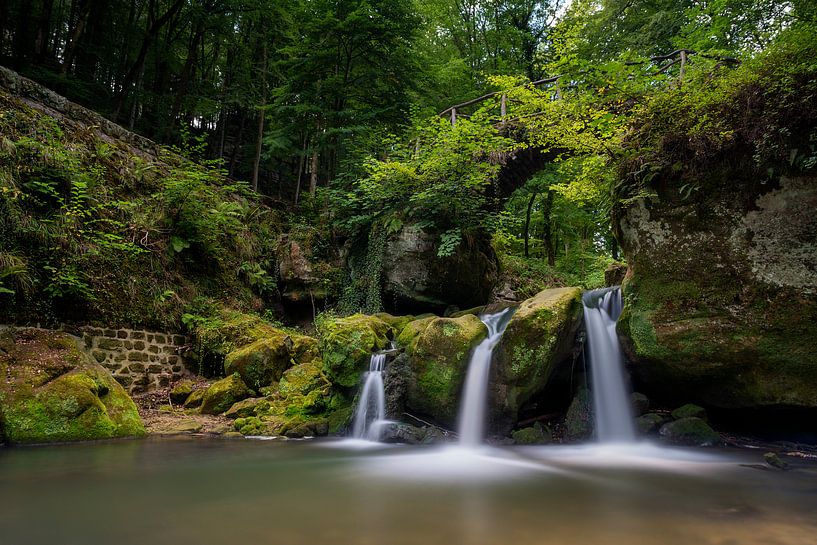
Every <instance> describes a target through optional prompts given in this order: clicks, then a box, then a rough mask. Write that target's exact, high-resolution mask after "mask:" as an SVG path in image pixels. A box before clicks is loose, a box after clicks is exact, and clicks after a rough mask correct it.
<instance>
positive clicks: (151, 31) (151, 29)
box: [111, 0, 184, 122]
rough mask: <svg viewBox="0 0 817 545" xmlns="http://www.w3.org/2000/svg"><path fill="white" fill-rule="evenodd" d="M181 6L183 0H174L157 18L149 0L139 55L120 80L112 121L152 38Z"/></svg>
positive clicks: (153, 4)
mask: <svg viewBox="0 0 817 545" xmlns="http://www.w3.org/2000/svg"><path fill="white" fill-rule="evenodd" d="M183 6H184V0H176V1H175V2H174V3H173V5H171V6H170V7H169V8H168V9H167V11H166V12H165V13H164V15H162V16H161V17H159V18H158V19H157V18H156V0H150V8H149V9H148V13H149V15H148V23H147V28H146V31H145V37H144V39H143V40H142V46H141V47H140V48H139V55H138V56H137V57H136V62H134V63H133V66H131V68H130V70H128V73H127V74H125V77H124V78H123V80H122V89H121V90H120V92H119V95H118V96H117V97H116V101H115V104H114V110H113V113H112V115H111V117H112V119H113V121H114V122H115V121H116V120H117V118H118V117H119V113H120V112H121V111H122V106H124V104H125V100H127V98H128V94H129V92H130V87H131V86H132V85H133V82H134V81H135V80H136V77H137V75H138V74H139V73H140V72H141V71H142V70H143V69H144V66H145V61H146V60H147V56H148V50H149V49H150V45H151V43H153V40H154V39H155V38H156V36H157V35H158V34H159V31H160V30H161V29H162V27H163V26H164V25H165V24H167V22H168V21H170V19H171V18H172V17H173V16H174V15H176V13H177V12H178V11H179V10H181V9H182V7H183Z"/></svg>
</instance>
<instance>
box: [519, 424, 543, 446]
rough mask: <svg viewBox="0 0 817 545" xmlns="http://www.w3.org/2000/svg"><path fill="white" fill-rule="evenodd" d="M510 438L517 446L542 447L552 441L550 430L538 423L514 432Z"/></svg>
mask: <svg viewBox="0 0 817 545" xmlns="http://www.w3.org/2000/svg"><path fill="white" fill-rule="evenodd" d="M511 437H513V441H514V443H516V444H517V445H544V444H547V443H550V442H552V441H553V436H552V434H551V432H550V428H548V427H547V426H543V425H542V424H541V423H539V422H537V423H536V424H534V425H533V426H531V427H528V428H522V429H521V430H515V431H514V432H513V433H511Z"/></svg>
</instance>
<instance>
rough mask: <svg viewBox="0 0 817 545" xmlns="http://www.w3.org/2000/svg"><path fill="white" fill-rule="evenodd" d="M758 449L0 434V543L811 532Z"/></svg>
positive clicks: (383, 541) (410, 541) (665, 538)
mask: <svg viewBox="0 0 817 545" xmlns="http://www.w3.org/2000/svg"><path fill="white" fill-rule="evenodd" d="M326 446H331V447H333V448H325V447H326ZM758 457H759V454H758V453H747V452H719V453H715V451H700V450H697V451H690V450H667V449H659V448H657V447H654V446H651V445H649V444H641V445H630V446H627V447H616V446H606V447H603V448H601V447H596V448H590V447H586V448H582V447H515V448H503V449H490V448H485V449H482V450H476V451H463V450H460V449H456V448H445V449H422V448H409V447H386V446H384V445H380V448H361V445H359V444H356V443H349V442H340V441H338V442H327V443H316V442H309V441H303V442H297V443H296V442H288V443H279V442H276V441H242V440H236V441H227V440H204V439H178V440H167V439H164V440H144V441H123V442H114V443H97V444H84V445H69V446H59V447H40V448H19V449H6V450H0V543H3V545H27V544H59V545H73V544H82V545H94V544H106V545H107V544H121V545H131V544H134V545H136V544H139V545H142V544H171V543H173V544H177V543H195V544H197V545H209V544H233V543H235V544H238V543H253V544H282V545H284V544H285V545H301V544H310V545H323V544H327V545H329V544H351V545H358V544H359V545H369V544H371V545H415V544H418V545H419V544H423V545H427V544H436V543H446V544H451V545H459V544H462V545H492V544H514V545H550V544H553V545H574V544H576V545H578V544H581V545H593V544H604V545H608V544H609V545H625V544H626V545H633V544H637V545H653V544H654V545H659V544H660V545H710V544H711V545H744V544H750V545H751V544H758V545H760V544H783V545H788V544H791V545H805V544H809V543H815V542H817V540H815V537H814V536H815V535H817V517H815V516H814V513H815V512H817V467H815V466H813V465H812V466H810V467H800V468H797V469H795V470H793V471H788V472H779V471H761V470H758V469H753V468H749V467H745V466H743V465H741V464H743V463H756V462H757V461H758Z"/></svg>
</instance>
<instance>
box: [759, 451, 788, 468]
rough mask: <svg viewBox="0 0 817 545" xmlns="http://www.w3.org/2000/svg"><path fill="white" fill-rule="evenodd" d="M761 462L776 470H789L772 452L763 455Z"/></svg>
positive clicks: (786, 464)
mask: <svg viewBox="0 0 817 545" xmlns="http://www.w3.org/2000/svg"><path fill="white" fill-rule="evenodd" d="M763 461H764V462H766V463H767V464H769V465H770V466H772V467H774V468H777V469H789V464H788V463H786V462H784V461H783V460H782V459H781V458H780V456H778V455H777V454H776V453H774V452H767V453H766V454H764V455H763Z"/></svg>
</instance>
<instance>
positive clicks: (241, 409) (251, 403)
mask: <svg viewBox="0 0 817 545" xmlns="http://www.w3.org/2000/svg"><path fill="white" fill-rule="evenodd" d="M264 403H267V402H266V400H265V399H264V398H263V397H250V398H247V399H244V400H242V401H239V402H237V403H234V404H233V406H232V407H230V408H229V409H227V410H226V411H225V412H224V416H226V417H227V418H247V417H248V416H254V415H255V413H256V410H257V409H258V408H259V406H261V405H262V404H264Z"/></svg>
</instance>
